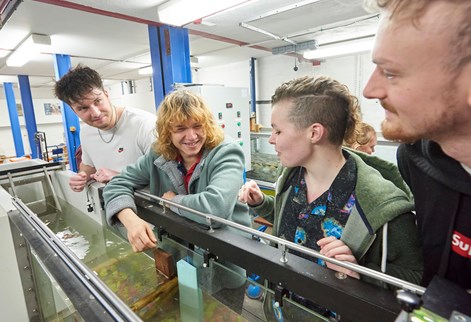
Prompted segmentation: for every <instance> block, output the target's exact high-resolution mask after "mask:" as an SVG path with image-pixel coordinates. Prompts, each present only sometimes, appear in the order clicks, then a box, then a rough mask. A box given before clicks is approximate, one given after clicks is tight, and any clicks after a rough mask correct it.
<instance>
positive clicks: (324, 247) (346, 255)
mask: <svg viewBox="0 0 471 322" xmlns="http://www.w3.org/2000/svg"><path fill="white" fill-rule="evenodd" d="M317 245H319V246H320V248H321V250H320V253H321V254H322V255H324V256H327V257H329V258H335V259H338V260H341V261H344V262H350V263H353V264H358V263H357V260H356V258H355V256H353V254H352V251H351V250H350V247H348V246H347V245H345V243H344V242H343V241H341V240H340V239H337V238H335V237H333V236H331V237H325V238H322V239H319V240H318V241H317ZM325 263H326V265H327V267H328V268H330V269H333V270H334V271H337V272H340V273H345V274H347V275H349V276H351V277H354V278H358V279H359V278H360V274H358V273H357V272H354V271H351V270H349V269H347V268H343V267H340V266H338V265H335V264H332V263H329V262H327V261H326V262H325Z"/></svg>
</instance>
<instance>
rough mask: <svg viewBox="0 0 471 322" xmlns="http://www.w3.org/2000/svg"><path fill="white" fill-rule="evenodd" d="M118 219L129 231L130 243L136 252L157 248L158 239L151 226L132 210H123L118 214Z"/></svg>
mask: <svg viewBox="0 0 471 322" xmlns="http://www.w3.org/2000/svg"><path fill="white" fill-rule="evenodd" d="M117 217H118V219H119V220H120V221H121V223H122V224H123V225H124V227H126V230H127V231H128V241H129V243H130V244H131V246H132V250H133V251H135V252H142V251H144V250H146V249H150V248H154V247H156V246H157V239H156V238H155V235H154V232H153V231H152V228H151V227H150V225H149V224H148V223H147V222H146V221H144V220H142V219H141V218H140V217H139V216H138V215H136V214H135V213H134V211H132V210H131V209H129V208H127V209H123V210H121V211H120V212H119V213H118V214H117Z"/></svg>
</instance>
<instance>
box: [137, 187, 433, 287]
mask: <svg viewBox="0 0 471 322" xmlns="http://www.w3.org/2000/svg"><path fill="white" fill-rule="evenodd" d="M135 194H136V195H138V196H140V197H142V198H144V199H147V200H149V199H150V200H153V201H157V202H158V203H159V204H161V205H163V206H164V209H165V206H167V205H170V206H173V207H177V208H179V209H182V210H184V211H187V212H190V213H192V214H195V215H197V216H200V217H202V218H205V221H206V223H207V225H208V227H209V228H210V231H211V229H212V228H213V226H214V223H220V224H224V225H226V226H230V227H233V228H235V229H238V230H240V231H243V232H246V233H250V234H251V235H254V236H257V237H259V238H262V239H265V240H268V241H270V242H272V243H275V244H276V245H278V248H280V249H281V258H280V261H281V262H288V258H287V253H288V252H287V249H292V250H296V251H298V252H300V253H303V254H306V255H308V256H311V257H314V258H319V259H322V260H324V261H326V262H330V263H332V264H335V265H338V266H341V267H344V268H347V269H349V270H352V271H354V272H357V273H360V274H362V275H365V276H369V277H371V278H374V279H377V280H379V281H382V282H385V283H387V284H390V285H393V286H396V287H399V288H401V289H405V290H409V291H411V292H413V293H416V294H419V295H422V294H424V292H425V288H424V287H422V286H419V285H416V284H413V283H410V282H407V281H404V280H401V279H400V278H397V277H394V276H390V275H387V274H384V273H381V272H378V271H375V270H372V269H370V268H367V267H364V266H361V265H358V264H353V263H349V262H344V261H340V260H337V259H334V258H330V257H326V256H324V255H322V254H320V253H319V252H317V251H315V250H312V249H310V248H307V247H303V246H300V245H298V244H295V243H293V242H290V241H288V240H285V239H282V238H279V237H276V236H273V235H270V234H266V233H264V232H261V231H258V230H255V229H252V228H249V227H246V226H243V225H241V224H238V223H235V222H233V221H229V220H227V219H224V218H220V217H217V216H214V215H211V214H207V213H203V212H200V211H197V210H194V209H191V208H188V207H185V206H182V205H180V204H178V203H175V202H172V201H170V200H168V199H165V198H161V197H157V196H155V195H152V194H150V193H148V192H145V191H142V190H139V191H136V192H135Z"/></svg>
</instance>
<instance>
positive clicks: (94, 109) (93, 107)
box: [89, 104, 101, 117]
mask: <svg viewBox="0 0 471 322" xmlns="http://www.w3.org/2000/svg"><path fill="white" fill-rule="evenodd" d="M89 111H90V115H91V116H93V117H96V116H99V115H100V114H101V111H100V109H99V108H98V106H96V105H93V104H92V105H90V107H89Z"/></svg>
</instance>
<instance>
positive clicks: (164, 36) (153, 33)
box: [148, 26, 191, 106]
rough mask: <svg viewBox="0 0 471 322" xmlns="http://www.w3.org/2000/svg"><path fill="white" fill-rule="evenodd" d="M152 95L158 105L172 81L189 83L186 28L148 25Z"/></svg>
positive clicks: (171, 86)
mask: <svg viewBox="0 0 471 322" xmlns="http://www.w3.org/2000/svg"><path fill="white" fill-rule="evenodd" d="M148 28H149V44H150V50H151V59H152V70H153V72H154V74H153V82H154V97H155V104H156V106H158V105H159V104H160V102H161V101H162V99H163V97H164V96H165V95H166V94H168V93H170V92H171V91H172V90H173V84H174V83H191V66H190V42H189V36H188V29H185V28H176V27H169V26H160V27H156V26H149V27H148Z"/></svg>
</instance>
